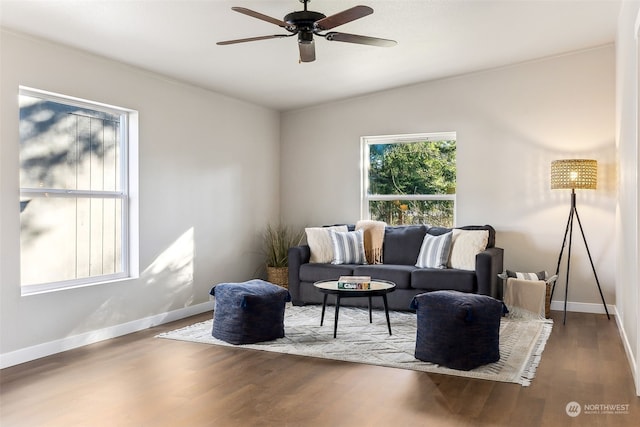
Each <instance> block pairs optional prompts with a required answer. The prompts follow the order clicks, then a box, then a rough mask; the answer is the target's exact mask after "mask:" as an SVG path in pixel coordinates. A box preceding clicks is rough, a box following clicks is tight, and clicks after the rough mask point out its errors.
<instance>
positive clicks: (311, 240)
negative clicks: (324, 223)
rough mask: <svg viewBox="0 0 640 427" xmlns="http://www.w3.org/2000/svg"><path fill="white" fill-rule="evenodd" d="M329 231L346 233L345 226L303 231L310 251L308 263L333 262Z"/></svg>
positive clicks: (312, 228)
mask: <svg viewBox="0 0 640 427" xmlns="http://www.w3.org/2000/svg"><path fill="white" fill-rule="evenodd" d="M330 230H335V231H347V226H346V225H339V226H332V227H307V228H305V229H304V231H305V233H306V235H307V244H308V245H309V249H310V250H311V258H310V259H309V262H321V263H325V262H331V261H333V242H332V241H331V234H329V233H330Z"/></svg>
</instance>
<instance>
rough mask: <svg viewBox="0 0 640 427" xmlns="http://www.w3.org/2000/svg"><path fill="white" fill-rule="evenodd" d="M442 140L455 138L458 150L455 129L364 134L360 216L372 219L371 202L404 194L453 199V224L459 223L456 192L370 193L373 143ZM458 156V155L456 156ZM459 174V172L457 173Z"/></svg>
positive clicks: (422, 198)
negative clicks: (411, 132) (371, 149)
mask: <svg viewBox="0 0 640 427" xmlns="http://www.w3.org/2000/svg"><path fill="white" fill-rule="evenodd" d="M442 140H455V141H456V152H457V142H458V138H457V133H456V132H455V131H449V132H428V133H414V134H399V135H377V136H363V137H361V138H360V152H361V154H362V158H361V159H360V161H361V165H360V170H361V171H362V175H361V179H360V217H361V218H363V219H371V212H370V210H369V202H373V201H392V200H398V199H399V196H402V197H401V198H402V200H420V201H430V200H436V201H452V202H453V225H454V226H455V225H456V224H457V220H456V217H457V196H456V194H411V195H408V194H407V195H398V194H369V170H370V162H369V160H370V151H369V147H370V146H371V145H377V144H403V143H404V144H408V143H413V142H419V141H442ZM456 158H457V156H456ZM456 176H457V174H456ZM456 193H457V178H456Z"/></svg>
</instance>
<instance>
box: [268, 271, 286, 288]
mask: <svg viewBox="0 0 640 427" xmlns="http://www.w3.org/2000/svg"><path fill="white" fill-rule="evenodd" d="M267 281H269V282H271V283H273V284H274V285H278V286H282V287H283V288H286V289H288V288H289V267H269V266H267Z"/></svg>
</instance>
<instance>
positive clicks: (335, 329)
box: [333, 294, 340, 338]
mask: <svg viewBox="0 0 640 427" xmlns="http://www.w3.org/2000/svg"><path fill="white" fill-rule="evenodd" d="M339 311H340V294H338V295H336V320H335V322H334V323H333V337H334V338H335V337H336V333H337V332H338V312H339Z"/></svg>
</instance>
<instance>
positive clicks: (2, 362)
mask: <svg viewBox="0 0 640 427" xmlns="http://www.w3.org/2000/svg"><path fill="white" fill-rule="evenodd" d="M211 310H213V301H208V302H204V303H201V304H196V305H192V306H189V307H184V308H180V309H177V310H173V311H169V312H166V313H161V314H156V315H154V316H150V317H145V318H143V319H138V320H133V321H131V322H127V323H122V324H120V325H115V326H110V327H108V328H104V329H98V330H95V331H90V332H85V333H83V334H79V335H74V336H72V337H67V338H63V339H60V340H55V341H50V342H47V343H44V344H38V345H34V346H31V347H26V348H22V349H20V350H15V351H12V352H9V353H3V354H0V369H4V368H8V367H10V366H14V365H19V364H21V363H26V362H30V361H32V360H36V359H40V358H42V357H46V356H51V355H52V354H56V353H61V352H63V351H67V350H71V349H74V348H78V347H82V346H85V345H89V344H93V343H96V342H99V341H104V340H108V339H111V338H116V337H119V336H122V335H127V334H131V333H133V332H138V331H142V330H144V329H148V328H151V327H154V326H158V325H162V324H164V323H169V322H173V321H176V320H180V319H184V318H185V317H189V316H194V315H196V314H200V313H204V312H206V311H211Z"/></svg>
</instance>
